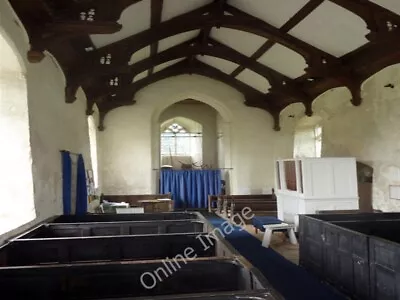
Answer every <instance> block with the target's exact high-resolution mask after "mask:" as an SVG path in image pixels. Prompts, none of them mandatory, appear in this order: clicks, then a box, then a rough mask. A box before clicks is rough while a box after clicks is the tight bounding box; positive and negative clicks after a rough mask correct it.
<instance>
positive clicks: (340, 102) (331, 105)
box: [312, 87, 353, 120]
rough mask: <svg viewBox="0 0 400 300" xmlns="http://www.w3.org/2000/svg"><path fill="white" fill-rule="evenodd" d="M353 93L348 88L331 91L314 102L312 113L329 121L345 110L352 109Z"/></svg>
mask: <svg viewBox="0 0 400 300" xmlns="http://www.w3.org/2000/svg"><path fill="white" fill-rule="evenodd" d="M351 98H352V95H351V92H350V90H349V89H348V88H347V87H337V88H333V89H330V90H328V91H326V92H324V93H322V94H321V95H319V96H318V97H317V98H315V99H314V101H313V102H312V111H313V112H314V113H315V114H316V115H318V116H320V117H321V118H322V119H323V120H328V119H329V118H331V117H332V116H333V115H335V114H336V113H338V112H340V111H341V110H343V109H344V108H351V107H353V105H352V104H351V101H349V100H350V99H351Z"/></svg>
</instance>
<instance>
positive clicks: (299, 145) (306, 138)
mask: <svg viewBox="0 0 400 300" xmlns="http://www.w3.org/2000/svg"><path fill="white" fill-rule="evenodd" d="M321 150H322V127H321V125H319V124H317V125H311V126H306V127H299V128H297V129H296V132H295V136H294V153H293V156H294V157H321Z"/></svg>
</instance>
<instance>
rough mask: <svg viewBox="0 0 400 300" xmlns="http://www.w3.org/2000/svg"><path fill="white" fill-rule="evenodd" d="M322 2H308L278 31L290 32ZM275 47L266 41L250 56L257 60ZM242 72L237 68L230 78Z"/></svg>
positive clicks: (240, 68)
mask: <svg viewBox="0 0 400 300" xmlns="http://www.w3.org/2000/svg"><path fill="white" fill-rule="evenodd" d="M322 2H324V0H310V1H309V2H308V3H307V4H306V5H304V6H303V7H302V8H301V9H300V10H299V11H298V12H297V13H296V14H295V15H294V16H292V17H291V18H290V19H289V20H288V21H287V22H286V23H285V24H284V25H283V26H282V27H281V28H280V29H279V30H280V31H282V32H285V33H287V32H289V31H290V30H292V29H293V28H294V27H295V26H296V25H297V24H299V23H300V22H301V21H303V20H304V19H305V18H306V17H307V16H308V15H309V14H310V13H312V12H313V11H314V10H315V9H316V8H317V7H318V6H320V5H321V3H322ZM274 45H275V42H274V41H271V40H268V41H266V42H265V43H264V44H263V45H262V46H261V47H260V48H258V50H257V51H256V52H254V53H253V55H252V56H251V58H252V59H254V60H257V59H259V58H260V57H261V56H263V54H264V53H265V52H267V51H268V50H269V49H271V48H272V46H274ZM243 71H244V67H243V66H239V67H237V68H236V69H235V70H234V71H233V72H232V74H231V75H232V76H234V77H236V76H237V75H239V74H240V73H241V72H243Z"/></svg>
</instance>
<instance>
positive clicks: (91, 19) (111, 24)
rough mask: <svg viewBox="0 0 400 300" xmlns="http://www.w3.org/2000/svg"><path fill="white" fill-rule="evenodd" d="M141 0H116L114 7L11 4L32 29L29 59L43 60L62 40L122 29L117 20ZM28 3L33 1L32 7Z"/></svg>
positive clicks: (14, 0) (18, 0)
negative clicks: (126, 9)
mask: <svg viewBox="0 0 400 300" xmlns="http://www.w3.org/2000/svg"><path fill="white" fill-rule="evenodd" d="M139 1H141V0H115V1H112V6H110V5H107V1H94V0H92V1H82V2H77V1H66V0H64V1H55V2H54V3H55V4H54V5H53V6H54V7H50V5H49V3H48V2H46V1H43V0H30V1H26V0H10V3H11V5H12V7H13V9H14V10H15V11H16V12H17V13H18V16H19V17H20V18H21V20H22V21H23V23H24V24H25V26H27V28H28V34H29V39H30V44H31V49H30V50H29V51H28V60H29V61H30V62H39V61H41V60H42V59H43V58H44V53H43V52H44V51H45V50H49V49H50V48H51V47H52V45H55V44H57V43H59V42H60V41H64V40H66V39H71V38H75V37H79V36H84V35H88V34H112V33H115V32H117V31H119V30H121V28H122V26H121V25H120V24H118V23H117V20H118V19H119V16H120V14H121V13H122V11H123V10H124V9H125V8H126V7H127V6H129V5H132V4H134V3H137V2H139ZM27 2H31V3H29V6H27ZM27 7H28V8H27ZM31 7H35V9H37V10H39V11H40V12H41V13H40V14H39V16H38V15H35V14H33V13H32V10H31V9H29V8H31ZM89 12H90V14H89Z"/></svg>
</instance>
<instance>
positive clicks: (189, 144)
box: [161, 122, 203, 168]
mask: <svg viewBox="0 0 400 300" xmlns="http://www.w3.org/2000/svg"><path fill="white" fill-rule="evenodd" d="M196 124H197V125H198V126H200V124H198V123H196ZM200 127H201V126H200ZM197 129H199V128H197ZM202 137H203V134H202V132H194V130H192V131H190V130H188V129H187V128H185V127H183V126H182V125H180V124H179V123H178V122H173V123H172V124H170V125H168V126H167V127H164V128H163V130H162V133H161V163H162V165H172V166H173V167H174V168H179V167H181V166H182V164H195V165H201V164H202Z"/></svg>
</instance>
